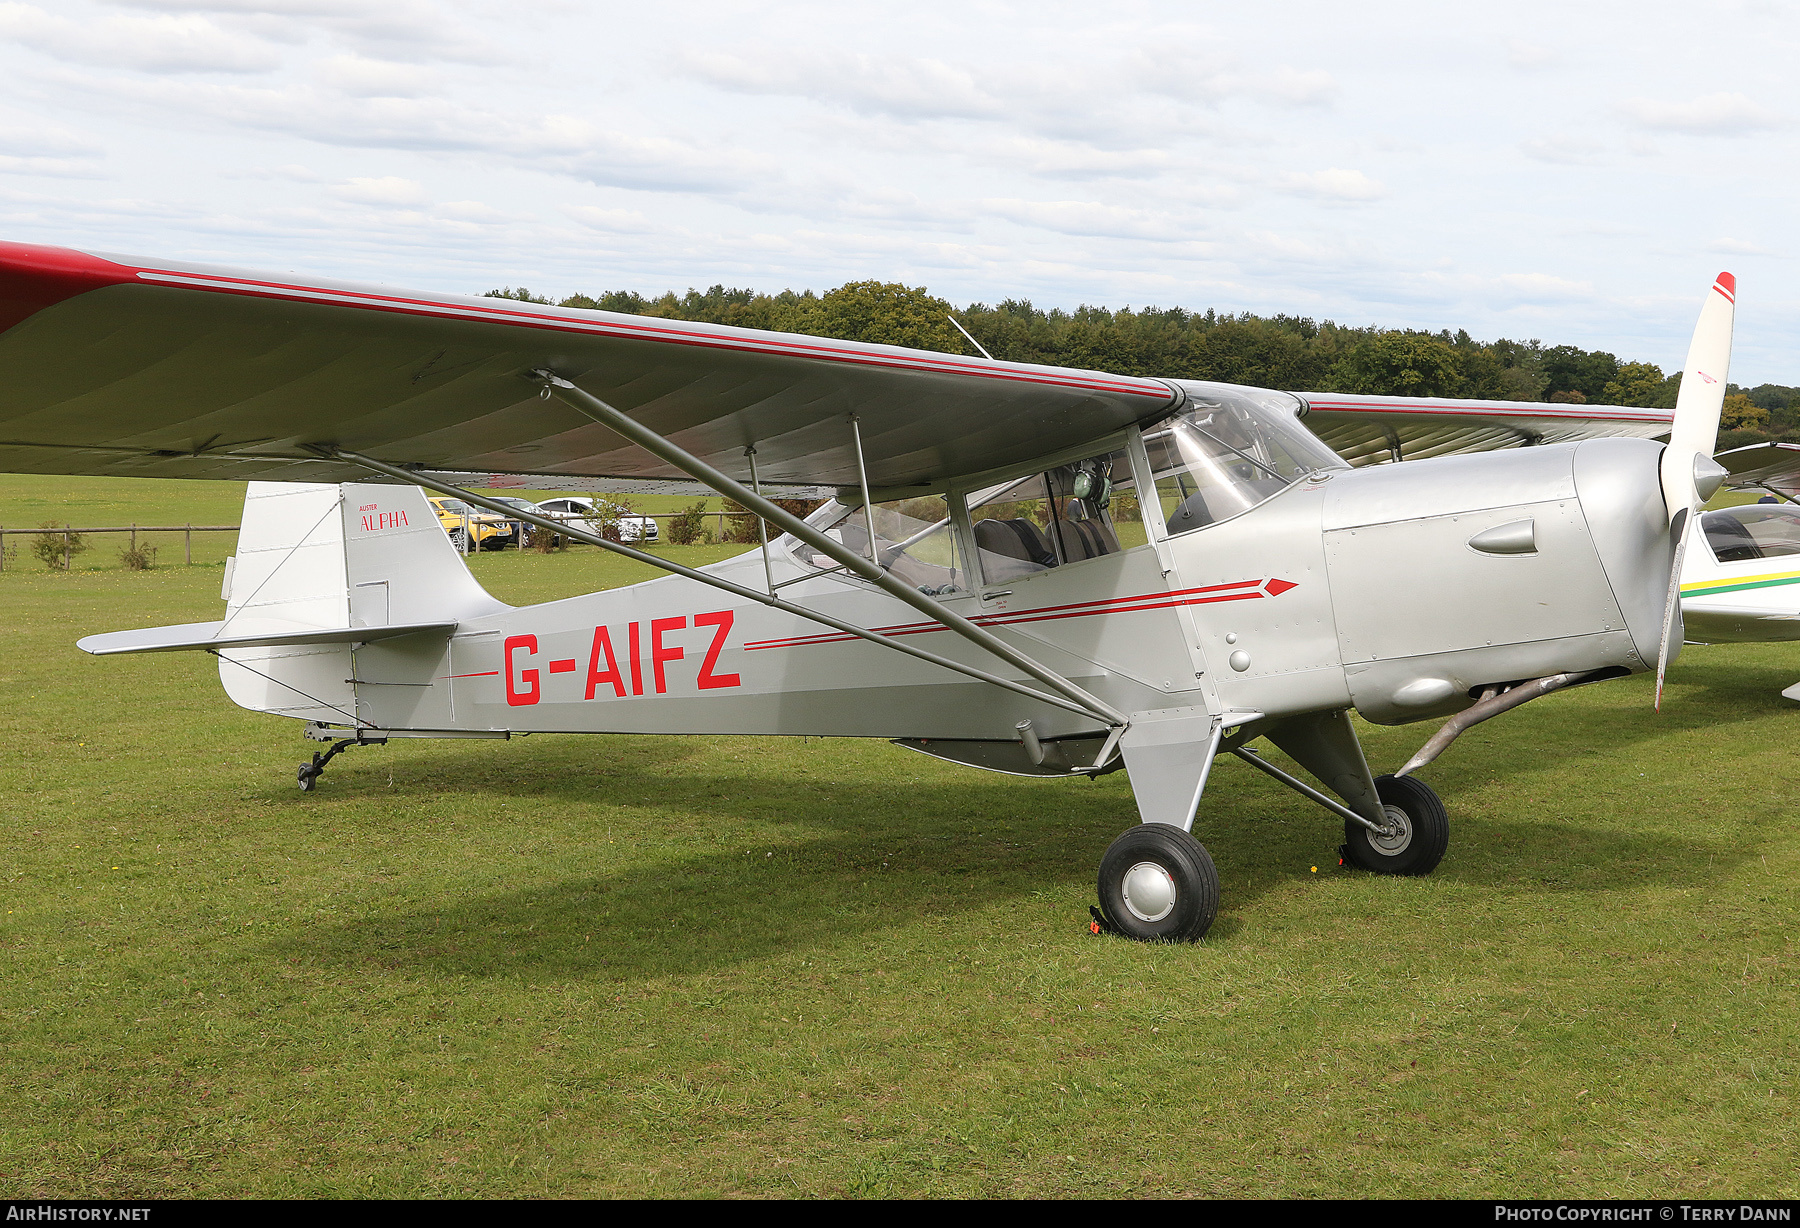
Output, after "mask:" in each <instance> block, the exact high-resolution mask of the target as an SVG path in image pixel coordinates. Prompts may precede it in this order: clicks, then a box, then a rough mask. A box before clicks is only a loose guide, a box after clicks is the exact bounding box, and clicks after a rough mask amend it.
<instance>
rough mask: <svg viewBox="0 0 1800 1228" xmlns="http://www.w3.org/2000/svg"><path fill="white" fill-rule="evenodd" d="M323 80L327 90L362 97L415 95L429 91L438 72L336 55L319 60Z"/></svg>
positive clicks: (385, 61) (406, 96)
mask: <svg viewBox="0 0 1800 1228" xmlns="http://www.w3.org/2000/svg"><path fill="white" fill-rule="evenodd" d="M316 71H317V73H318V77H319V80H320V82H321V83H322V84H323V85H324V86H326V87H327V88H328V89H332V90H337V91H339V92H341V93H345V94H350V95H353V96H355V97H359V98H416V97H418V96H419V95H421V94H425V93H429V92H430V91H431V90H432V88H433V87H434V86H435V85H436V84H437V81H438V75H437V74H436V73H435V72H433V71H431V70H430V69H426V68H421V67H419V66H418V65H416V64H396V63H394V62H393V61H392V60H371V59H365V58H364V57H362V56H360V55H336V56H332V57H330V58H329V59H326V60H322V61H320V62H319V65H318V68H317V70H316Z"/></svg>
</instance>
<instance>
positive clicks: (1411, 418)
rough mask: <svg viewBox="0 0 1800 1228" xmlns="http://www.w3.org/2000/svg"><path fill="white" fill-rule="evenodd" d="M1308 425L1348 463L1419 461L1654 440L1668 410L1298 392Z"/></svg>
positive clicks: (1670, 414) (1664, 427)
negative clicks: (1605, 440)
mask: <svg viewBox="0 0 1800 1228" xmlns="http://www.w3.org/2000/svg"><path fill="white" fill-rule="evenodd" d="M1296 395H1298V396H1300V397H1302V398H1304V399H1305V401H1306V403H1307V405H1308V406H1309V407H1310V408H1309V411H1308V413H1307V416H1306V425H1307V426H1308V427H1310V428H1311V429H1312V432H1313V434H1315V435H1317V436H1318V437H1319V438H1320V439H1323V440H1324V441H1325V442H1326V443H1327V444H1329V445H1330V446H1331V448H1332V450H1333V451H1335V452H1336V453H1337V454H1338V455H1339V456H1342V457H1343V458H1344V459H1345V460H1347V461H1349V462H1350V463H1351V464H1353V465H1367V464H1374V463H1378V462H1381V461H1389V460H1423V459H1425V458H1426V457H1431V456H1451V455H1454V454H1457V453H1462V452H1491V451H1493V450H1495V449H1496V448H1523V447H1529V446H1531V445H1533V444H1542V443H1565V442H1571V441H1574V440H1577V439H1595V438H1602V437H1619V436H1624V437H1630V438H1637V439H1654V438H1656V437H1658V436H1661V435H1667V434H1668V433H1669V424H1670V423H1671V422H1673V421H1674V418H1675V411H1674V410H1672V409H1636V408H1632V407H1630V406H1625V405H1548V404H1544V403H1541V402H1536V401H1466V400H1456V399H1454V398H1450V397H1376V396H1356V395H1351V394H1348V393H1342V392H1302V393H1297V394H1296Z"/></svg>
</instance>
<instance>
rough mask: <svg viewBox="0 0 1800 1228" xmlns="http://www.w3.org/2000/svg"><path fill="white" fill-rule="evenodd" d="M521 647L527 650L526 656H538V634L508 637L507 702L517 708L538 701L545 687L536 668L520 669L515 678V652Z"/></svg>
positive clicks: (506, 650)
mask: <svg viewBox="0 0 1800 1228" xmlns="http://www.w3.org/2000/svg"><path fill="white" fill-rule="evenodd" d="M520 649H524V650H525V655H526V656H533V657H534V656H536V655H537V636H535V635H514V636H509V637H507V641H506V649H505V652H506V670H505V673H506V702H507V703H509V704H511V705H512V706H513V707H515V708H517V707H522V706H523V705H525V704H534V703H536V702H537V701H538V696H539V695H540V694H542V692H543V687H542V686H541V685H540V684H539V681H538V679H539V675H538V671H537V670H535V669H527V670H520V671H518V674H517V678H516V680H515V677H514V669H513V654H514V653H515V652H517V651H519V650H520Z"/></svg>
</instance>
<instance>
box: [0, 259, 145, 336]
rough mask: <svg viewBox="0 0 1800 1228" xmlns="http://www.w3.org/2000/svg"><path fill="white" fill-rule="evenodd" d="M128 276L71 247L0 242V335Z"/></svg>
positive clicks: (117, 267) (122, 268) (127, 272)
mask: <svg viewBox="0 0 1800 1228" xmlns="http://www.w3.org/2000/svg"><path fill="white" fill-rule="evenodd" d="M132 276H133V272H132V270H131V269H128V268H126V267H125V266H123V265H119V264H114V263H113V262H112V261H110V260H104V259H102V258H101V257H99V256H94V255H90V254H88V253H87V252H84V251H79V250H77V249H75V248H73V247H52V246H50V245H48V244H41V243H8V242H5V241H0V332H5V331H6V330H7V329H9V328H11V327H12V326H13V325H15V324H18V323H20V322H22V321H24V320H26V319H28V318H30V317H31V316H34V315H36V314H37V313H38V312H40V311H42V310H44V308H46V307H54V306H56V304H58V303H60V302H62V301H63V300H64V299H67V298H74V297H75V296H76V295H77V294H85V293H86V292H87V291H89V290H97V289H99V288H100V287H102V286H112V285H117V284H119V283H120V282H127V281H130V280H131V279H132Z"/></svg>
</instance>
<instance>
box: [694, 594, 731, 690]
mask: <svg viewBox="0 0 1800 1228" xmlns="http://www.w3.org/2000/svg"><path fill="white" fill-rule="evenodd" d="M734 618H736V614H735V613H734V612H733V611H731V610H717V611H715V612H713V613H711V614H696V615H694V626H696V627H717V628H718V630H716V631H714V632H713V637H712V643H711V644H710V645H708V646H707V649H706V660H704V661H702V662H701V663H700V677H699V678H698V679H697V681H698V682H699V684H700V689H701V690H702V691H711V690H716V689H717V688H719V687H723V686H742V685H743V681H742V679H740V678H739V677H738V675H736V674H715V673H713V666H715V665H717V664H718V663H719V653H720V652H721V651H722V650H723V649H724V647H725V638H726V637H727V636H729V635H730V634H731V624H732V620H733V619H734Z"/></svg>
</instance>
